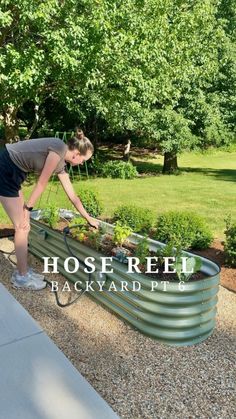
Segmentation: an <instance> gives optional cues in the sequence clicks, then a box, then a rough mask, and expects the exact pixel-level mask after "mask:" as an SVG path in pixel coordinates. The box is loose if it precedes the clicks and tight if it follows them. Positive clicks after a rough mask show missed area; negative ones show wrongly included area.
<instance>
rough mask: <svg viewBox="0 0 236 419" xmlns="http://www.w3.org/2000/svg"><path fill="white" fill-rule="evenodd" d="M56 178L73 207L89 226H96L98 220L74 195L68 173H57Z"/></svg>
mask: <svg viewBox="0 0 236 419" xmlns="http://www.w3.org/2000/svg"><path fill="white" fill-rule="evenodd" d="M58 178H59V180H60V182H61V184H62V186H63V189H64V191H65V193H66V194H67V196H68V198H69V200H70V201H71V202H72V204H73V205H74V206H75V208H76V209H77V210H78V211H79V212H80V214H81V215H82V217H84V218H85V219H86V220H87V221H88V223H89V224H91V226H93V227H96V228H98V226H99V222H98V221H96V220H94V219H93V218H92V217H91V216H90V215H89V214H88V213H87V211H86V210H85V208H84V206H83V204H82V202H81V200H80V199H79V197H78V196H77V195H76V193H75V191H74V188H73V186H72V183H71V181H70V177H69V175H68V173H59V174H58Z"/></svg>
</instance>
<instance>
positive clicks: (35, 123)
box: [25, 105, 39, 140]
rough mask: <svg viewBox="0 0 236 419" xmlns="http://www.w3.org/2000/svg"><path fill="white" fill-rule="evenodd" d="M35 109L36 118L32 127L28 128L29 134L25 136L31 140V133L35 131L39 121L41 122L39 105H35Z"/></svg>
mask: <svg viewBox="0 0 236 419" xmlns="http://www.w3.org/2000/svg"><path fill="white" fill-rule="evenodd" d="M34 111H35V118H34V122H33V125H32V127H31V128H29V129H28V132H27V134H26V136H25V139H26V140H29V139H30V137H31V135H32V134H33V132H34V130H35V128H36V127H37V125H38V122H39V105H35V107H34Z"/></svg>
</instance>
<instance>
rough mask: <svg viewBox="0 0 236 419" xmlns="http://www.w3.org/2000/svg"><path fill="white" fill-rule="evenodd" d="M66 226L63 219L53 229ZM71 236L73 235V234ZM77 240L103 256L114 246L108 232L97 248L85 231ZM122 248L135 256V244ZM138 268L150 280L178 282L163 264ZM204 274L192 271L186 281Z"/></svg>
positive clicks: (89, 230) (194, 279)
mask: <svg viewBox="0 0 236 419" xmlns="http://www.w3.org/2000/svg"><path fill="white" fill-rule="evenodd" d="M43 223H44V222H43ZM44 224H46V223H44ZM67 226H68V223H67V222H66V221H65V220H60V221H59V222H58V223H57V228H55V230H56V231H58V232H60V233H62V231H63V229H64V228H65V227H67ZM87 231H88V233H89V232H94V228H92V227H88V228H87ZM71 236H72V237H73V234H72V235H71ZM74 238H75V237H74ZM78 241H79V242H80V243H82V244H84V245H85V246H87V247H89V248H91V249H93V250H97V251H100V252H102V254H104V256H111V254H112V249H113V248H114V247H115V244H114V242H113V240H112V235H111V234H108V233H106V234H105V235H104V238H103V240H102V242H101V243H100V245H99V248H97V249H96V248H95V246H94V243H93V242H91V240H90V239H89V237H87V236H86V233H85V236H84V237H83V239H82V240H78ZM123 248H124V249H127V250H128V251H129V252H130V254H131V256H135V248H136V246H135V244H133V243H129V242H127V241H126V242H125V243H124V245H123ZM150 256H151V257H152V256H156V254H155V253H154V252H150ZM138 268H139V269H140V271H141V272H142V273H143V275H145V276H147V277H149V278H150V279H152V280H156V281H169V282H173V281H175V282H176V281H177V282H179V278H178V276H177V275H176V274H175V273H164V272H163V270H164V268H163V266H160V265H158V266H157V268H158V270H159V272H158V273H145V270H146V267H145V265H142V264H139V265H138ZM206 276H207V275H206V274H205V273H203V272H201V271H199V272H196V273H194V274H193V275H192V276H191V278H190V279H189V280H188V282H190V281H191V282H192V281H198V280H201V279H204V278H206Z"/></svg>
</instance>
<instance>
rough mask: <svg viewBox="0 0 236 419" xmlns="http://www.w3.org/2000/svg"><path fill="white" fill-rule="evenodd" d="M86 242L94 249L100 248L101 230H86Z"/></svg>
mask: <svg viewBox="0 0 236 419" xmlns="http://www.w3.org/2000/svg"><path fill="white" fill-rule="evenodd" d="M86 236H87V240H88V244H90V245H91V246H92V247H93V248H94V249H96V250H100V248H101V232H100V231H99V230H94V231H88V232H87V234H86Z"/></svg>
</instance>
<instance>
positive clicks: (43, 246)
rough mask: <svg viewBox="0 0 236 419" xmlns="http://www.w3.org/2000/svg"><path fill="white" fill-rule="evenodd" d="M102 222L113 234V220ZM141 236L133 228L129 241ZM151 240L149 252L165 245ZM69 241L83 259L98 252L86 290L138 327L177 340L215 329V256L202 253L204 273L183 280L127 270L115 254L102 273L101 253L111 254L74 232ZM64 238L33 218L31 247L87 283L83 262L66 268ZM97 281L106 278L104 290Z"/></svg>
mask: <svg viewBox="0 0 236 419" xmlns="http://www.w3.org/2000/svg"><path fill="white" fill-rule="evenodd" d="M101 224H102V225H103V226H104V227H105V228H106V231H107V233H109V234H113V229H114V226H112V225H110V224H108V223H104V222H101ZM141 239H142V236H140V235H138V234H134V233H133V234H131V235H130V236H129V243H130V245H131V247H132V245H134V246H135V245H136V244H137V243H138V242H139V241H140V240H141ZM147 240H148V246H149V249H150V251H151V252H156V251H157V250H158V249H163V248H164V247H165V245H164V244H162V243H160V242H157V241H155V240H152V239H147ZM66 241H67V244H68V245H69V248H70V249H71V252H72V254H73V255H76V256H77V257H78V258H79V259H80V260H81V261H84V260H85V259H86V258H88V257H93V258H94V262H93V264H94V266H95V268H96V270H95V272H94V273H92V274H91V279H92V281H93V283H92V290H91V289H89V287H88V295H89V296H90V297H92V298H93V299H95V300H96V301H97V302H99V303H101V304H103V305H104V306H105V307H107V308H109V309H110V310H112V311H113V312H114V313H116V314H118V315H119V316H120V317H122V319H124V320H125V321H127V322H128V323H130V324H131V325H133V326H134V327H135V328H136V329H138V330H139V331H140V332H142V333H144V334H146V335H148V336H150V337H152V338H154V339H157V340H159V341H161V342H163V343H166V344H168V345H174V346H186V345H192V344H195V343H199V342H201V341H203V340H205V339H206V338H207V337H208V336H210V335H211V333H212V332H213V329H214V326H215V316H216V304H217V293H218V288H219V272H220V268H219V267H218V265H216V264H215V263H214V262H212V261H210V260H208V259H206V258H204V257H201V261H202V266H201V272H200V274H201V278H202V279H198V278H195V280H189V281H188V282H185V283H183V282H181V283H179V282H178V281H174V280H173V281H170V280H169V279H170V278H168V280H167V281H164V280H163V275H162V276H161V278H160V280H158V278H153V277H150V276H147V275H144V274H143V273H140V274H139V273H127V265H126V264H124V263H121V262H119V261H117V260H114V258H113V260H112V262H111V268H112V269H113V272H112V273H106V274H105V273H101V272H102V258H104V256H107V255H104V254H102V253H101V252H100V251H97V250H95V249H92V248H91V247H88V246H87V245H85V244H83V243H81V242H79V241H77V240H76V239H75V238H72V237H68V236H67V237H66ZM66 241H65V237H64V236H63V234H62V233H61V232H59V231H56V230H54V229H52V228H50V227H48V226H47V225H44V224H43V223H42V222H40V221H39V220H38V221H37V220H34V219H32V220H31V232H30V237H29V249H30V251H31V253H33V254H34V255H36V256H38V257H40V258H43V257H57V258H58V260H57V262H58V270H59V272H61V273H62V274H63V275H64V276H65V278H67V279H68V280H69V281H71V283H76V282H77V281H80V282H79V286H81V287H82V288H85V287H86V281H88V274H86V273H85V272H84V267H83V266H82V265H81V267H80V269H79V270H77V271H76V272H74V273H69V272H67V271H66V269H65V265H64V261H65V260H66V259H67V258H68V257H70V256H71V255H70V254H68V247H67V245H66ZM184 255H186V256H192V254H191V253H189V252H184ZM72 262H73V261H72ZM69 267H70V270H71V271H72V269H73V267H74V263H71V264H69ZM109 269H110V268H109ZM98 281H100V282H104V285H103V286H102V290H101V287H100V286H99V284H98ZM135 281H136V282H135ZM153 283H154V284H153ZM126 284H127V285H126ZM134 284H136V287H134ZM138 284H140V287H139V286H138Z"/></svg>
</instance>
